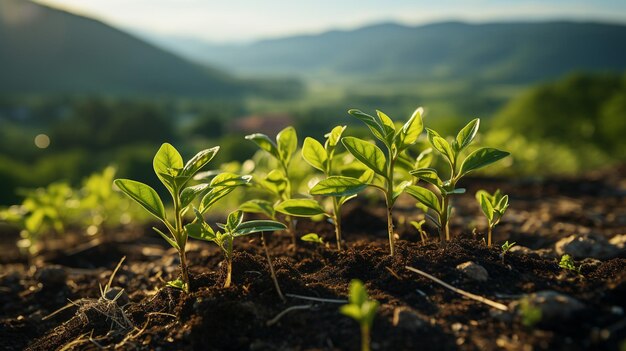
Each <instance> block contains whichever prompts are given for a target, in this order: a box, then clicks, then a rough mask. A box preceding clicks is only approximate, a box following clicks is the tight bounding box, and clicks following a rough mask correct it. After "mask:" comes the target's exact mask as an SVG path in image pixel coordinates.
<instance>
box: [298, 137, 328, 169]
mask: <svg viewBox="0 0 626 351" xmlns="http://www.w3.org/2000/svg"><path fill="white" fill-rule="evenodd" d="M302 158H304V160H305V161H306V162H307V163H308V164H310V165H311V166H313V167H314V168H317V169H318V170H320V171H322V172H326V169H327V162H328V154H327V153H326V149H324V147H323V146H322V144H320V142H319V141H317V140H315V139H313V138H311V137H307V138H306V139H304V144H303V145H302Z"/></svg>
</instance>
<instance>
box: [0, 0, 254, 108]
mask: <svg viewBox="0 0 626 351" xmlns="http://www.w3.org/2000/svg"><path fill="white" fill-rule="evenodd" d="M242 89H243V88H242V87H241V86H240V83H238V82H237V81H236V80H234V79H232V78H231V77H229V76H228V75H226V74H223V73H220V72H219V71H217V70H212V69H208V68H205V67H202V66H200V65H195V64H192V63H190V62H188V61H186V60H184V59H182V58H180V57H178V56H176V55H174V54H171V53H169V52H166V51H164V50H162V49H160V48H157V47H155V46H153V45H151V44H148V43H146V42H144V41H142V40H140V39H138V38H136V37H134V36H131V35H129V34H127V33H124V32H122V31H119V30H117V29H115V28H112V27H110V26H108V25H106V24H104V23H102V22H99V21H96V20H93V19H89V18H85V17H81V16H77V15H74V14H70V13H67V12H64V11H60V10H56V9H52V8H49V7H46V6H42V5H39V4H35V3H32V2H30V1H25V0H0V93H66V92H69V93H112V94H136V93H139V94H168V95H181V94H184V95H199V96H224V95H229V96H230V95H233V94H235V95H236V94H240V93H241V91H242Z"/></svg>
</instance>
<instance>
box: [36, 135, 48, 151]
mask: <svg viewBox="0 0 626 351" xmlns="http://www.w3.org/2000/svg"><path fill="white" fill-rule="evenodd" d="M35 146H37V147H38V148H40V149H45V148H47V147H48V146H50V137H49V136H47V135H45V134H39V135H37V136H36V137H35Z"/></svg>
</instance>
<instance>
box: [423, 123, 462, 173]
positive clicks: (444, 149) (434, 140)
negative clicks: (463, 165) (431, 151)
mask: <svg viewBox="0 0 626 351" xmlns="http://www.w3.org/2000/svg"><path fill="white" fill-rule="evenodd" d="M426 130H427V131H428V140H429V141H430V144H431V145H432V146H433V147H434V148H435V150H437V151H439V152H440V153H441V154H442V155H443V156H445V157H446V159H447V160H448V162H449V163H450V165H452V164H454V158H455V153H454V151H453V150H452V147H450V144H449V143H448V141H446V139H444V138H442V137H441V136H440V135H439V134H438V133H437V132H435V131H434V130H432V129H429V128H426Z"/></svg>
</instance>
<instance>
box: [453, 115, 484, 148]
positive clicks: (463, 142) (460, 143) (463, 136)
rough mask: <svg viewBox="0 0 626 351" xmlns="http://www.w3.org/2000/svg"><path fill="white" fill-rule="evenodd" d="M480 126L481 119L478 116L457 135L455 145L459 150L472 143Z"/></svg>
mask: <svg viewBox="0 0 626 351" xmlns="http://www.w3.org/2000/svg"><path fill="white" fill-rule="evenodd" d="M479 126H480V119H478V118H476V119H473V120H471V121H470V122H469V123H468V124H467V125H466V126H465V127H463V129H461V131H460V132H459V134H457V135H456V140H455V142H456V143H455V145H456V149H457V151H461V150H463V149H464V148H466V147H467V146H468V145H469V144H471V143H472V140H474V137H476V133H478V127H479Z"/></svg>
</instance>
